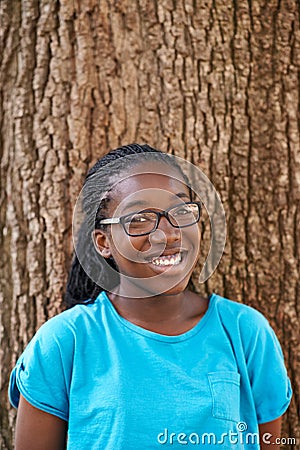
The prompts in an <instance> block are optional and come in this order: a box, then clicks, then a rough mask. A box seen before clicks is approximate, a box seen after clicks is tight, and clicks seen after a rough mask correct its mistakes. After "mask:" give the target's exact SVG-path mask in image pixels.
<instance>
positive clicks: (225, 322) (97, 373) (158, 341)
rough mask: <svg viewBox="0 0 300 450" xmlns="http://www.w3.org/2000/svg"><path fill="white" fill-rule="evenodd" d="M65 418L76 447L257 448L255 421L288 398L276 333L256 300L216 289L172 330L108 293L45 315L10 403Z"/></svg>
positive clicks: (280, 408)
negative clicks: (120, 309)
mask: <svg viewBox="0 0 300 450" xmlns="http://www.w3.org/2000/svg"><path fill="white" fill-rule="evenodd" d="M20 392H21V394H22V395H23V396H24V397H25V398H26V400H27V401H28V402H29V403H31V404H32V405H33V406H35V407H37V408H39V409H41V410H43V411H46V412H48V413H50V414H54V415H56V416H58V417H60V418H62V419H64V420H66V421H68V444H67V448H68V449H71V450H77V449H78V450H79V449H80V450H96V449H97V450H98V449H103V450H150V449H151V450H154V449H163V448H172V449H179V448H184V447H188V448H195V447H197V446H198V447H202V448H219V447H222V448H224V449H232V448H234V449H235V450H241V449H248V450H250V449H251V450H254V449H259V445H258V424H259V423H264V422H269V421H271V420H274V419H276V418H277V417H279V416H281V415H282V414H283V413H284V412H285V410H286V409H287V407H288V405H289V403H290V398H291V387H290V381H289V379H288V377H287V372H286V369H285V366H284V361H283V355H282V351H281V348H280V345H279V342H278V340H277V338H276V336H275V334H274V332H273V330H272V328H271V327H270V325H269V323H268V322H267V320H266V319H265V318H264V317H263V316H262V315H261V314H260V313H259V312H258V311H256V310H254V309H253V308H251V307H249V306H246V305H242V304H239V303H236V302H233V301H230V300H228V299H225V298H223V297H220V296H218V295H216V294H212V295H211V297H210V301H209V307H208V310H207V311H206V313H205V315H204V317H203V318H202V319H201V320H200V322H198V323H197V324H196V326H194V327H193V328H192V329H191V330H189V331H187V332H186V333H183V334H180V335H177V336H166V335H161V334H158V333H154V332H152V331H149V330H145V329H144V328H141V327H139V326H137V325H134V324H132V323H131V322H129V321H127V320H126V319H124V318H122V317H121V316H120V315H119V314H118V313H117V311H116V310H115V308H114V307H113V305H112V303H111V302H110V300H109V298H108V297H107V295H106V293H105V292H102V293H101V294H100V295H99V296H98V298H97V299H96V301H95V302H94V303H93V304H87V305H77V306H75V307H74V308H72V309H70V310H67V311H65V312H63V313H61V314H59V315H58V316H56V317H54V318H52V319H50V320H49V321H48V322H46V323H45V324H44V325H43V326H42V327H41V328H40V329H39V330H38V332H37V333H36V335H35V336H34V338H33V339H32V340H31V342H30V343H29V345H28V346H27V348H26V349H25V351H24V353H23V354H22V355H21V357H20V358H19V360H18V362H17V364H16V367H15V368H14V370H13V371H12V374H11V379H10V387H9V396H10V401H11V403H12V404H13V405H14V406H15V407H17V406H18V401H19V395H20Z"/></svg>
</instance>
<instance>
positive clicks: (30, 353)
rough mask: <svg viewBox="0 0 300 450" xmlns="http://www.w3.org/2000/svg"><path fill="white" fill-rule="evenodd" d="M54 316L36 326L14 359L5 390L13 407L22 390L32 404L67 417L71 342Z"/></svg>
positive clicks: (64, 417)
mask: <svg viewBox="0 0 300 450" xmlns="http://www.w3.org/2000/svg"><path fill="white" fill-rule="evenodd" d="M54 319H55V318H54ZM54 319H50V320H49V321H48V322H47V323H45V324H44V325H43V326H42V327H41V328H40V329H39V330H38V332H37V333H36V335H35V336H34V337H33V339H32V340H31V342H30V343H29V344H28V346H27V347H26V349H25V351H24V352H23V354H22V355H21V356H20V358H19V359H18V361H17V364H16V366H15V367H14V369H13V371H12V373H11V376H10V382H9V390H8V394H9V399H10V402H11V404H12V405H13V406H14V407H15V408H17V407H18V404H19V399H20V394H22V396H23V397H24V398H25V399H26V400H27V401H28V402H29V403H30V404H31V405H33V406H34V407H36V408H38V409H41V410H42V411H45V412H47V413H50V414H53V415H55V416H57V417H60V418H61V419H63V420H68V411H69V405H68V393H69V386H70V378H71V367H72V363H71V359H72V351H70V344H71V342H70V338H69V342H68V340H67V341H66V333H64V332H63V330H62V333H61V330H60V327H58V326H57V321H55V320H54ZM61 334H63V336H62V335H61Z"/></svg>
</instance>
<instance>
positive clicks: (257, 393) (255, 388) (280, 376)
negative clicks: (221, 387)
mask: <svg viewBox="0 0 300 450" xmlns="http://www.w3.org/2000/svg"><path fill="white" fill-rule="evenodd" d="M255 316H256V317H255V323H252V332H251V333H250V335H251V339H249V335H248V339H247V341H248V349H247V351H246V363H247V367H248V374H249V379H250V383H251V387H252V394H253V399H254V403H255V407H256V413H257V421H258V423H265V422H270V421H272V420H275V419H277V418H278V417H280V416H281V415H282V414H283V413H284V412H285V411H286V409H287V408H288V406H289V404H290V400H291V397H292V389H291V383H290V380H289V378H288V375H287V370H286V367H285V364H284V357H283V353H282V349H281V346H280V343H279V341H278V339H277V337H276V335H275V333H274V331H273V329H272V328H271V326H270V324H269V323H268V321H267V320H266V319H265V318H264V317H263V316H262V315H261V314H260V313H258V312H257V311H256V315H255ZM250 322H251V320H250ZM248 325H249V323H248ZM248 331H249V328H248Z"/></svg>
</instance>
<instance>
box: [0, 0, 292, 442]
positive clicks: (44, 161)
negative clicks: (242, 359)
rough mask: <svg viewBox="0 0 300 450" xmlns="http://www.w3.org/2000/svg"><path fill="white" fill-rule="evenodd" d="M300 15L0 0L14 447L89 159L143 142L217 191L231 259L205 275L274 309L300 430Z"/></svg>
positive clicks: (0, 361)
mask: <svg viewBox="0 0 300 450" xmlns="http://www.w3.org/2000/svg"><path fill="white" fill-rule="evenodd" d="M299 14H300V4H299V0H276V1H275V0H239V1H227V0H162V1H158V0H156V1H155V0H115V1H109V0H101V1H100V0H98V1H97V0H80V1H79V0H56V1H55V0H1V1H0V55H2V56H1V59H0V64H1V69H0V124H1V138H0V139H1V141H0V142H1V145H0V158H1V168H0V170H1V181H0V183H1V197H0V198H1V212H0V214H1V220H0V226H1V231H2V233H1V241H0V247H1V248H0V251H1V255H2V257H1V262H0V267H1V273H2V276H1V279H0V286H1V289H0V344H1V350H0V386H1V400H0V401H1V405H3V406H4V408H2V410H1V411H0V419H1V424H2V431H1V436H0V443H1V448H3V449H8V450H9V449H12V448H13V444H12V440H13V426H14V419H15V412H14V411H13V410H12V409H11V408H10V407H9V405H8V400H7V394H6V390H7V384H8V377H9V373H10V370H11V368H12V366H13V365H14V363H15V362H16V359H17V357H18V355H19V354H20V353H21V351H22V350H23V348H24V347H25V345H26V344H27V343H28V341H29V340H30V339H31V337H32V336H33V334H34V332H35V331H36V329H37V328H38V327H39V326H40V325H41V324H42V323H43V322H45V321H46V320H47V319H48V318H49V317H51V316H53V315H55V314H57V313H58V312H59V311H61V298H62V295H63V292H64V288H65V283H66V276H67V271H68V269H69V266H70V259H71V254H72V235H71V231H72V210H73V207H74V205H75V202H76V198H77V196H78V194H79V192H80V189H81V185H82V181H83V179H84V176H85V174H86V171H87V169H88V167H89V166H91V165H92V164H93V163H94V162H95V161H96V160H97V159H98V158H99V157H100V156H101V155H103V154H105V153H107V152H108V151H109V150H110V149H112V148H115V147H117V146H119V145H121V144H126V143H131V142H147V143H149V144H150V145H153V146H155V147H157V148H160V149H162V150H164V151H167V152H170V153H173V154H175V155H178V156H181V157H184V158H186V159H188V160H189V161H191V162H192V163H193V164H195V165H198V166H199V167H200V168H201V169H203V171H204V172H205V173H206V174H207V176H208V177H209V178H210V179H211V181H212V182H213V184H214V185H215V187H216V189H217V190H218V192H219V193H220V196H221V198H222V201H223V203H224V207H225V210H226V217H227V226H228V237H227V243H226V247H225V252H224V256H223V259H222V261H221V264H220V265H219V267H218V269H217V271H216V272H215V274H214V275H213V276H212V277H211V278H210V279H209V280H208V282H206V284H205V285H202V286H199V285H198V284H197V276H198V274H199V268H198V270H196V272H195V275H194V277H193V280H194V285H195V288H196V290H197V291H198V292H202V293H208V292H209V293H210V292H212V291H215V292H217V293H219V294H221V295H224V296H227V297H228V298H231V299H234V300H237V301H241V302H243V303H246V304H249V305H251V306H253V307H255V308H257V309H258V310H260V311H261V312H263V314H264V315H265V316H266V317H267V318H268V319H269V320H270V322H271V324H272V326H273V327H274V328H275V330H276V332H277V335H278V337H279V339H280V342H281V344H282V347H283V351H284V355H285V358H286V364H287V367H288V371H289V375H290V377H291V380H292V383H293V388H294V396H293V400H292V404H291V406H290V408H289V411H288V413H287V415H286V417H285V421H284V433H283V435H284V436H291V437H292V436H295V437H296V436H298V439H299V435H300V428H299V422H298V420H297V412H296V405H297V404H298V405H299V394H300V393H299V356H298V355H299V351H300V345H299V313H300V307H299V295H300V283H299V267H300V264H299V253H300V234H299V231H300V202H299V200H300V189H299V185H300V149H299V130H300V121H299V104H300V101H299V80H300V77H299V74H300V31H299ZM205 248H206V247H205V245H204V249H205ZM298 443H299V441H298ZM282 448H287V449H290V448H297V447H296V446H293V445H292V444H291V445H287V446H284V445H283V447H282Z"/></svg>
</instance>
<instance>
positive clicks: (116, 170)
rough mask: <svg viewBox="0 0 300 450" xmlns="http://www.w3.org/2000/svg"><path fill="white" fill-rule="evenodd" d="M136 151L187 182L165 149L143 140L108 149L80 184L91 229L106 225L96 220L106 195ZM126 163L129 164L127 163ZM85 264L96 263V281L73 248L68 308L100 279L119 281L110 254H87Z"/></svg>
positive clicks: (91, 295)
mask: <svg viewBox="0 0 300 450" xmlns="http://www.w3.org/2000/svg"><path fill="white" fill-rule="evenodd" d="M137 154H143V161H144V160H150V161H153V160H156V161H161V162H165V163H167V164H169V165H172V167H176V168H177V169H178V170H179V172H180V174H181V176H182V177H183V179H184V180H185V181H186V183H187V185H188V180H187V177H186V176H185V174H184V173H183V172H182V170H181V168H180V166H179V165H178V164H177V163H176V161H174V159H172V158H171V156H170V155H169V154H167V153H164V152H162V151H160V150H157V149H155V148H153V147H150V146H149V145H147V144H144V145H139V144H130V145H125V146H122V147H119V148H117V149H115V150H111V151H110V152H109V153H107V154H106V155H105V156H103V157H102V158H101V159H99V160H98V161H97V162H96V164H95V165H94V166H93V167H92V168H91V169H90V170H89V171H88V173H87V176H86V178H85V181H84V184H83V189H82V193H83V197H82V203H83V205H82V206H83V210H84V212H85V214H86V215H87V217H92V218H93V220H94V223H93V229H105V228H106V227H107V225H103V224H99V222H100V221H101V220H102V219H104V218H106V217H107V215H106V214H107V207H108V204H109V202H110V200H111V198H110V196H109V192H110V189H111V188H112V186H113V185H114V183H115V182H116V180H117V181H119V180H121V179H122V174H124V172H125V171H128V169H129V168H132V167H133V165H136V164H137V162H138V161H140V160H139V158H136V159H135V158H133V159H132V160H131V159H129V160H128V158H125V157H126V156H129V155H137ZM124 158H125V160H124ZM122 159H123V161H122ZM124 161H125V162H124ZM130 164H131V167H130V166H129V165H130ZM106 166H109V170H104V169H103V168H105V167H106ZM99 174H100V176H99ZM97 175H98V177H97ZM95 177H97V182H96V183H95V181H94V180H95ZM190 192H191V191H190ZM104 194H105V195H104ZM100 199H101V200H100ZM95 205H96V217H95V216H94V215H93V214H92V211H93V210H94V211H95ZM85 232H86V230H85V231H84V227H83V226H81V229H80V230H79V233H78V238H77V240H78V242H82V246H84V245H85V243H84V233H85ZM99 258H100V259H99ZM87 264H88V266H89V267H92V266H93V265H94V267H97V279H98V282H95V281H94V280H92V279H91V278H90V276H89V275H88V274H87V273H86V270H85V269H86V268H87V266H86V265H85V269H84V268H83V267H82V264H81V262H80V260H79V258H78V256H77V252H74V256H73V260H72V264H71V269H70V272H69V276H68V280H67V286H66V293H65V297H64V303H65V305H66V307H67V308H71V307H73V306H75V305H76V304H87V303H92V302H94V301H95V299H96V298H97V296H98V295H99V293H100V292H101V291H103V287H101V286H102V285H103V282H104V285H105V286H110V287H111V288H112V287H114V286H117V285H118V284H119V275H118V267H117V266H116V264H115V261H114V260H113V258H108V259H107V260H104V258H102V257H100V256H99V254H97V258H96V257H95V256H93V255H88V263H87ZM107 264H108V265H109V266H110V267H111V268H112V269H114V270H113V271H110V273H109V274H108V273H107ZM108 277H109V279H108Z"/></svg>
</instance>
